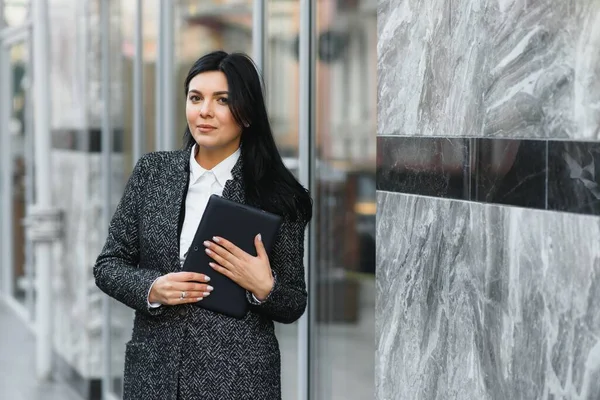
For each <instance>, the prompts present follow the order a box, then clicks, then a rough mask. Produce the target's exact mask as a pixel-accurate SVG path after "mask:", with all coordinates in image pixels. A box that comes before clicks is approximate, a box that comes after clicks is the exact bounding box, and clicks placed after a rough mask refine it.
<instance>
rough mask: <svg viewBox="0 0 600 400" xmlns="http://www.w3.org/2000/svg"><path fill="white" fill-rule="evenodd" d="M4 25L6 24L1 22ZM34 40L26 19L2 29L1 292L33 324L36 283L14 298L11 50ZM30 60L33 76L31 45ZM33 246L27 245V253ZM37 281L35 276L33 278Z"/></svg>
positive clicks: (28, 270) (28, 68) (28, 129)
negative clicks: (23, 295) (22, 297)
mask: <svg viewBox="0 0 600 400" xmlns="http://www.w3.org/2000/svg"><path fill="white" fill-rule="evenodd" d="M2 6H3V2H2V1H0V8H2ZM0 19H2V13H1V11H0ZM0 28H2V26H1V25H0ZM30 40H31V22H30V20H26V21H25V22H24V23H23V24H21V25H20V26H17V27H8V28H3V29H0V183H1V186H0V206H1V207H0V216H1V218H0V221H1V222H0V225H1V226H0V232H1V235H2V238H3V240H2V241H1V243H0V249H1V251H0V282H1V284H0V294H1V297H2V298H3V299H4V300H5V303H7V304H8V305H9V306H10V307H11V308H12V309H13V311H15V313H16V314H17V315H18V316H19V317H20V318H21V319H23V320H24V321H25V322H26V323H27V324H28V325H29V327H30V328H32V327H33V325H32V322H33V320H32V317H33V308H34V304H33V297H32V293H33V285H30V289H29V290H28V294H27V298H26V304H25V305H24V304H22V303H20V302H18V301H17V300H16V299H15V298H14V289H15V285H14V278H15V277H14V270H13V262H14V254H13V245H14V238H13V228H14V225H13V220H12V215H13V212H14V209H13V204H12V203H13V199H12V197H13V182H12V180H13V172H14V169H13V154H12V153H13V148H12V143H11V141H12V140H11V133H10V120H11V110H12V106H11V102H12V100H13V99H12V97H13V82H12V78H11V60H10V51H11V49H12V48H13V47H14V46H17V45H19V44H24V45H25V46H29V47H30V44H31V42H30ZM29 57H30V60H29V62H28V63H27V65H26V71H27V75H28V76H29V77H31V71H32V69H31V49H29ZM25 101H26V105H25V110H26V111H25V112H28V110H30V107H29V105H27V104H28V103H29V102H30V97H29V96H28V95H26V99H25ZM32 134H33V132H32V129H31V126H30V125H26V126H25V135H26V138H25V146H26V149H25V152H26V154H25V157H26V158H29V157H30V156H31V153H32V148H31V144H32V143H31V139H32V138H31V135H32ZM27 161H29V160H27ZM27 161H26V164H27V165H26V168H28V170H27V176H28V177H31V174H32V173H33V171H32V170H31V165H30V164H31V163H30V162H27ZM30 180H31V179H27V184H26V185H27V188H26V192H27V197H26V203H27V204H26V207H28V206H29V205H30V204H31V198H30V197H31V196H30V194H31V187H30V186H31V185H30V184H29V183H30V182H29V181H30ZM30 247H31V246H27V247H26V248H27V249H28V250H27V253H29V252H30V251H29V249H30ZM30 261H31V254H26V261H25V263H26V270H25V274H26V275H27V276H29V277H30V278H31V279H32V269H31V268H30V267H31V263H30ZM31 283H33V280H32V281H31Z"/></svg>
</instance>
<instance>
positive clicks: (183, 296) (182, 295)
mask: <svg viewBox="0 0 600 400" xmlns="http://www.w3.org/2000/svg"><path fill="white" fill-rule="evenodd" d="M183 299H185V292H181V296H179V300H183Z"/></svg>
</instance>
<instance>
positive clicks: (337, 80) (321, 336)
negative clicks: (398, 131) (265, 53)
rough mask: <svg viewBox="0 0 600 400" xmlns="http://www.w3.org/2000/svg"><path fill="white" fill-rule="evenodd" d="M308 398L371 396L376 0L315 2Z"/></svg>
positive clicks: (373, 286) (373, 334) (372, 373)
mask: <svg viewBox="0 0 600 400" xmlns="http://www.w3.org/2000/svg"><path fill="white" fill-rule="evenodd" d="M316 15H317V24H316V26H317V68H316V71H317V73H316V107H315V108H316V135H317V169H316V189H315V190H316V191H315V193H314V196H315V224H316V229H315V231H316V232H315V235H316V238H315V239H316V240H315V242H316V248H315V250H314V251H315V252H316V257H315V258H316V264H315V266H314V268H315V270H314V271H313V272H314V274H315V275H316V277H315V279H316V288H317V290H316V293H315V294H314V295H313V301H316V314H317V315H316V316H315V318H316V322H317V323H316V329H317V331H316V340H317V349H316V351H315V354H313V355H312V365H311V368H312V377H313V382H315V385H314V392H313V395H314V398H316V399H346V400H348V399H368V398H373V396H374V356H373V355H374V354H375V329H374V327H375V134H376V60H377V57H376V49H377V46H376V44H377V39H376V34H377V32H376V1H374V0H362V1H359V0H355V1H333V0H319V1H318V2H317V10H316Z"/></svg>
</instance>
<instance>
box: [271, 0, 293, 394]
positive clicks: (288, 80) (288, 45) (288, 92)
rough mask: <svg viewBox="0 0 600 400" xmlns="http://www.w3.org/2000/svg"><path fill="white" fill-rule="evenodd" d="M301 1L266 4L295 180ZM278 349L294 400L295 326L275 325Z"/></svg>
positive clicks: (274, 122)
mask: <svg viewBox="0 0 600 400" xmlns="http://www.w3.org/2000/svg"><path fill="white" fill-rule="evenodd" d="M299 7H300V1H299V0H298V1H268V2H267V32H266V40H265V43H266V46H267V47H266V51H265V54H266V60H265V66H264V72H263V75H264V81H265V91H266V102H267V110H268V112H269V118H270V121H271V128H272V129H273V135H274V136H275V142H276V143H277V146H278V148H279V151H280V152H281V156H282V157H283V158H284V162H285V163H286V165H287V167H288V168H289V169H290V170H291V171H292V172H293V173H294V174H295V175H296V177H298V107H299V104H298V100H299V95H300V93H299V91H298V52H297V49H296V48H295V47H294V44H295V43H296V42H297V39H298V34H299V25H300V8H299ZM275 330H276V334H277V338H278V340H279V346H280V349H281V385H282V388H281V390H282V396H283V398H284V399H294V398H296V393H297V390H298V388H297V385H298V368H297V365H298V323H297V322H296V323H293V324H289V325H284V324H275Z"/></svg>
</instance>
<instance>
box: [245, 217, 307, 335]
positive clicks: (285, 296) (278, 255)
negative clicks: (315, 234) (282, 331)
mask: <svg viewBox="0 0 600 400" xmlns="http://www.w3.org/2000/svg"><path fill="white" fill-rule="evenodd" d="M306 225H307V223H306V221H297V222H290V221H285V222H283V224H282V225H281V230H280V233H279V235H278V237H277V240H276V241H275V243H274V245H273V251H272V252H271V259H270V263H271V269H272V270H273V275H274V277H275V284H274V286H273V289H272V290H271V293H270V294H269V296H268V297H267V298H266V300H264V301H263V302H260V303H259V302H257V301H256V300H254V298H253V297H252V295H251V293H248V300H249V301H250V303H251V304H252V308H253V310H254V311H256V312H259V313H261V314H263V315H265V316H266V317H268V318H271V319H272V320H273V321H277V322H281V323H284V324H290V323H292V322H295V321H296V320H298V319H299V318H300V317H301V316H302V314H304V311H305V310H306V299H307V292H306V280H305V278H304V263H303V259H304V231H305V228H306Z"/></svg>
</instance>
